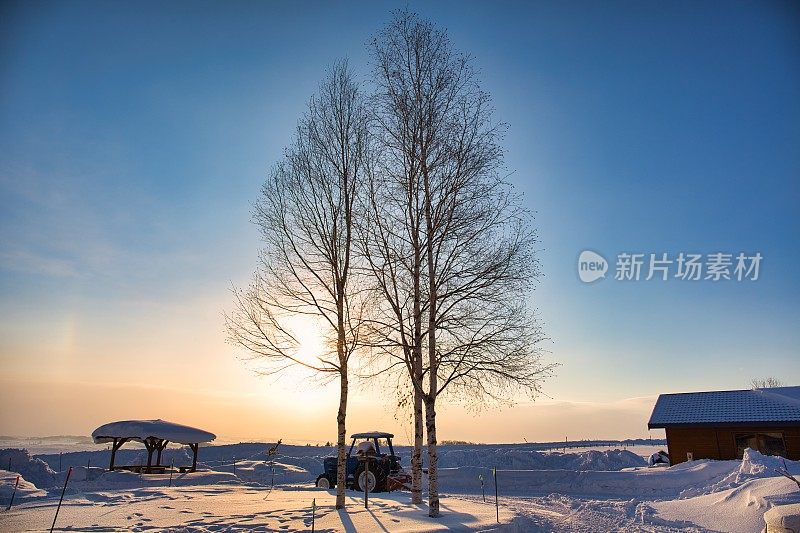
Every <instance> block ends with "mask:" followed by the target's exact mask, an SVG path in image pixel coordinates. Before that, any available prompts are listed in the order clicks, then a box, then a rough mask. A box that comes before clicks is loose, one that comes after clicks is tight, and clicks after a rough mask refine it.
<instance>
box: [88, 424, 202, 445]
mask: <svg viewBox="0 0 800 533" xmlns="http://www.w3.org/2000/svg"><path fill="white" fill-rule="evenodd" d="M149 438H156V439H159V440H165V441H169V442H177V443H179V444H197V443H200V442H211V441H212V440H214V439H216V438H217V436H216V435H214V434H213V433H209V432H208V431H203V430H202V429H197V428H193V427H191V426H185V425H183V424H176V423H175V422H168V421H166V420H161V419H158V420H121V421H119V422H110V423H108V424H103V425H102V426H100V427H99V428H97V429H95V430H94V431H93V432H92V439H94V441H95V442H96V443H102V442H113V441H114V439H127V440H135V441H139V442H144V441H145V440H147V439H149Z"/></svg>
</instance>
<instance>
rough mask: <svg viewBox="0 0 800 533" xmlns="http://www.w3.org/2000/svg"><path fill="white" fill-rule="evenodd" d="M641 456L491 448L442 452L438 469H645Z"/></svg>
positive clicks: (631, 453)
mask: <svg viewBox="0 0 800 533" xmlns="http://www.w3.org/2000/svg"><path fill="white" fill-rule="evenodd" d="M646 465H647V461H646V460H645V459H644V458H643V457H642V456H640V455H637V454H635V453H633V452H629V451H627V450H605V451H598V450H590V451H586V452H580V453H561V452H550V453H546V452H540V451H536V450H530V449H510V448H505V447H504V448H490V447H488V446H482V447H473V448H465V449H449V448H448V447H446V446H443V447H441V448H440V449H439V466H440V467H443V468H455V467H462V466H479V467H484V468H492V467H497V468H502V469H507V470H580V471H584V470H622V469H623V468H633V467H638V466H646Z"/></svg>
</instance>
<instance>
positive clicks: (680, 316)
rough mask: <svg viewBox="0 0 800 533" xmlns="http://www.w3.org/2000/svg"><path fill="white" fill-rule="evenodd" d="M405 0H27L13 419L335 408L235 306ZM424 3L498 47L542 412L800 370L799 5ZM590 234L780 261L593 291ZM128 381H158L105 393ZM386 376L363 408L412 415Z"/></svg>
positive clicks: (798, 380)
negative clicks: (390, 396)
mask: <svg viewBox="0 0 800 533" xmlns="http://www.w3.org/2000/svg"><path fill="white" fill-rule="evenodd" d="M405 5H406V3H405V2H384V3H374V2H370V3H363V4H358V3H323V2H311V3H296V4H295V3H267V2H261V3H256V2H224V3H223V2H208V3H204V2H191V3H190V2H169V3H158V4H156V3H127V2H113V3H108V2H69V3H66V2H64V3H55V2H51V3H45V2H37V3H32V2H21V3H14V2H6V3H3V4H2V6H0V206H2V209H0V317H2V321H0V357H2V360H3V366H4V372H3V374H4V376H3V377H2V379H3V380H5V382H7V383H6V385H7V386H6V387H4V388H3V389H2V390H3V391H4V392H2V393H0V394H2V400H3V401H2V402H0V403H2V404H3V405H4V407H2V408H0V409H1V410H0V414H2V417H0V418H2V420H3V425H4V431H8V432H11V433H20V434H21V433H29V434H49V433H59V432H68V431H70V430H74V431H72V432H87V431H91V429H93V427H94V426H93V425H92V424H94V423H95V422H97V424H98V425H99V423H102V422H104V421H107V419H109V417H117V418H124V417H125V416H128V415H129V416H134V415H141V416H145V415H153V416H159V415H160V414H161V411H159V412H152V411H155V410H158V409H159V408H161V409H167V408H166V407H163V406H161V407H159V406H158V405H157V404H153V405H146V406H142V405H141V404H139V405H137V404H136V403H135V401H134V400H133V398H137V397H140V396H141V394H140V393H141V391H142V389H148V390H149V389H153V388H154V389H157V390H164V391H167V392H168V393H171V394H173V395H175V397H176V398H180V399H183V400H185V402H186V403H189V400H190V399H191V400H193V401H200V402H205V403H203V404H202V405H204V406H205V407H207V408H206V409H205V413H206V414H202V413H197V412H196V411H192V410H191V409H188V408H186V409H183V410H174V411H169V410H167V411H168V413H174V416H175V417H178V416H182V417H183V419H184V420H185V421H195V422H196V423H198V424H203V423H205V425H207V426H208V425H211V426H213V425H214V424H215V423H217V424H222V425H223V427H224V428H225V429H224V430H222V431H220V433H225V432H227V433H228V434H231V435H241V436H244V437H250V436H262V435H265V434H264V433H253V431H251V432H250V433H249V434H248V433H247V431H245V430H242V431H241V432H240V433H237V431H238V430H237V429H236V428H233V427H231V428H228V427H227V426H224V424H223V422H221V421H222V420H224V419H225V418H226V416H227V415H226V413H229V410H230V409H234V408H235V406H238V405H241V404H242V403H247V404H248V405H249V406H250V407H249V408H251V409H253V410H254V411H253V412H254V413H257V415H254V416H259V417H261V418H262V419H263V420H264V424H266V425H269V424H273V423H274V424H277V423H278V421H277V420H273V419H272V418H270V417H271V416H272V415H270V414H269V408H268V405H269V404H270V403H272V402H275V401H276V398H278V397H280V398H286V397H287V395H288V397H292V396H291V395H292V394H300V396H298V399H299V400H300V401H301V402H302V401H305V399H307V398H308V397H309V396H313V397H315V398H316V400H315V401H319V402H323V403H324V402H328V401H329V399H330V398H329V396H330V394H331V393H330V392H324V391H323V392H318V391H314V393H313V394H312V393H311V392H309V391H305V392H303V393H296V392H294V391H293V390H287V387H286V386H283V385H281V384H265V382H263V381H262V380H258V379H256V378H255V377H253V376H252V374H251V373H250V372H249V370H248V368H247V365H246V364H244V363H242V362H240V361H237V359H236V357H235V355H234V354H233V352H232V349H231V348H230V347H229V346H227V345H225V343H224V332H223V328H222V320H221V313H222V311H223V310H224V309H225V308H226V307H228V306H229V305H230V298H229V296H228V294H227V289H228V286H229V284H230V283H231V282H233V283H238V284H241V283H244V282H246V281H247V279H248V276H249V274H250V272H251V270H252V268H253V266H254V264H255V258H256V250H257V247H258V237H257V233H256V231H255V228H254V227H252V224H250V222H249V218H250V215H249V211H250V203H251V202H252V201H253V200H254V199H255V197H256V195H257V193H258V189H259V186H260V184H261V182H262V180H263V178H264V176H265V173H266V171H267V169H268V168H269V166H270V165H271V164H272V163H273V162H274V161H276V160H277V159H278V158H279V157H280V153H281V150H282V149H283V147H284V146H285V145H286V143H287V142H288V141H289V139H290V136H291V134H292V131H293V128H294V126H295V124H296V121H297V118H298V117H299V115H300V114H301V113H302V112H303V110H304V107H305V104H306V102H307V99H308V98H309V96H310V95H311V94H312V93H313V91H314V89H315V87H316V85H317V83H318V82H319V81H320V79H321V77H322V76H323V73H324V70H325V68H326V66H327V65H329V64H331V63H332V62H333V61H335V60H336V59H338V58H340V57H345V56H346V57H349V59H350V61H351V63H352V64H353V65H354V66H356V67H357V68H359V69H360V70H361V71H362V73H366V65H367V60H368V55H367V50H366V43H367V41H368V40H369V38H370V36H371V35H372V34H373V33H374V32H375V31H376V30H378V28H380V27H381V26H382V25H383V24H385V23H386V22H387V21H388V20H389V16H390V11H391V10H392V9H395V8H402V7H404V6H405ZM408 6H409V7H410V9H412V10H415V11H417V12H419V13H420V14H421V15H423V16H425V17H429V18H431V19H433V20H434V21H435V22H436V23H438V24H439V25H441V26H443V27H445V28H447V29H448V31H449V33H450V35H451V37H452V40H453V42H454V44H455V45H456V46H457V47H458V48H460V49H462V50H464V51H467V52H469V53H470V54H472V55H473V56H474V58H475V64H476V65H477V66H479V67H480V69H481V72H482V78H483V80H484V88H485V89H486V90H488V91H489V92H490V93H491V94H492V95H493V97H494V103H495V107H496V118H497V119H498V120H502V121H506V122H508V123H509V124H510V130H509V133H508V135H507V137H506V140H505V147H506V149H507V158H506V163H507V167H508V170H509V172H512V174H511V175H510V177H509V180H510V181H511V182H512V183H513V184H514V186H515V187H516V188H517V189H518V190H520V191H521V192H522V193H523V194H524V198H525V204H526V206H527V207H528V208H529V209H531V210H532V211H533V212H535V213H536V227H537V229H538V233H539V237H540V241H541V242H540V248H541V252H540V259H541V262H542V270H543V274H544V275H543V276H542V278H541V280H540V283H539V287H538V289H537V291H536V293H535V296H534V305H535V306H536V307H537V308H538V309H539V312H540V315H541V318H542V321H543V325H544V327H545V329H546V332H547V334H548V336H549V337H550V338H551V341H550V342H549V343H548V345H547V348H548V350H549V352H550V353H549V357H550V358H551V359H552V360H555V361H558V362H560V363H561V364H562V366H561V367H560V368H559V371H558V375H557V377H556V378H554V379H553V380H551V381H550V382H549V383H548V384H547V385H546V387H545V392H546V394H547V396H548V397H549V398H545V399H544V400H545V401H544V402H542V404H541V405H542V406H547V405H550V406H551V407H552V409H561V408H563V409H568V410H570V409H571V410H575V409H578V410H580V411H581V413H584V414H582V415H580V416H584V417H587V418H591V417H593V416H595V415H597V414H598V413H602V416H600V415H597V416H599V417H600V418H601V419H603V420H606V421H607V427H606V430H607V433H605V434H603V435H597V434H596V433H594V434H592V435H588V434H587V435H583V436H627V435H628V434H631V436H635V435H638V434H639V433H637V432H642V433H643V432H645V431H646V430H645V429H644V428H643V425H644V422H646V417H647V415H648V414H649V412H648V411H649V408H650V406H651V405H652V396H653V395H655V394H658V393H660V392H667V391H683V390H707V389H724V388H740V387H746V386H747V384H748V383H749V381H750V379H751V378H754V377H764V376H767V375H773V376H775V377H778V378H779V379H782V380H783V381H784V382H786V383H787V384H795V385H796V384H800V357H798V355H800V354H798V348H797V346H798V345H800V327H798V326H800V309H799V308H798V302H799V301H800V281H798V274H797V272H798V266H800V251H799V250H798V236H800V212H799V208H798V206H800V179H799V178H800V31H798V28H800V8H798V6H797V4H794V3H792V2H761V3H753V2H726V3H724V4H722V3H716V2H661V3H656V2H604V3H599V2H572V3H564V2H536V3H527V2H524V3H523V2H519V3H513V2H512V3H489V2H487V3H461V2H449V3H448V2H440V3H436V4H428V3H419V2H411V3H409V4H408ZM584 249H592V250H596V251H598V252H600V253H602V254H603V255H604V256H605V257H607V258H609V259H610V260H613V258H614V256H615V255H616V254H618V253H620V252H625V251H628V252H631V251H632V252H641V253H662V252H668V253H670V254H676V253H678V252H681V251H684V252H700V253H713V252H720V251H721V252H728V253H738V252H748V253H754V252H760V253H761V254H762V255H763V257H764V260H763V263H762V265H761V277H760V279H759V280H758V281H756V282H747V281H743V282H733V281H731V282H721V283H716V284H715V283H712V282H710V281H701V282H694V283H690V282H680V281H677V280H670V281H668V282H661V281H650V282H645V281H639V282H629V283H623V282H617V281H614V280H613V279H610V277H609V279H605V280H602V281H599V282H596V283H594V284H592V285H585V284H583V283H581V282H580V281H579V279H578V277H577V271H576V262H577V257H578V254H579V253H580V252H581V251H582V250H584ZM612 269H613V265H612ZM142 373H145V374H146V377H142ZM101 384H102V387H106V388H105V389H102V390H101V389H99V388H98V387H101ZM76 387H80V388H81V389H82V390H85V391H86V392H84V393H78V392H76V390H75V389H76ZM291 388H292V389H293V387H291ZM334 388H335V387H334ZM108 391H117V392H118V393H119V394H118V397H119V398H131V399H129V400H122V399H121V400H120V403H121V404H122V405H123V407H119V408H117V407H115V406H114V405H113V402H104V405H103V406H102V407H101V406H98V405H96V403H97V402H96V401H92V400H90V398H92V397H96V395H97V394H105V392H108ZM315 394H320V395H321V396H319V397H317V396H314V395H315ZM371 394H372V393H370V391H369V390H367V391H365V392H363V393H362V394H361V399H360V400H358V399H357V400H356V408H355V409H356V412H357V413H362V414H360V415H357V416H362V417H363V419H365V420H366V419H369V418H372V419H374V418H376V417H377V418H379V419H381V420H386V423H393V422H391V416H388V417H387V415H385V413H384V412H385V411H386V409H385V406H384V407H380V406H376V405H374V404H375V402H374V400H371V399H370V398H371V397H372V396H374V394H372V396H371ZM334 396H335V395H334ZM632 398H633V399H637V398H640V399H641V398H644V399H643V400H630V399H632ZM628 401H634V403H636V402H638V403H636V405H637V407H636V408H635V409H633V410H630V409H627V408H624V407H620V405H622V404H621V403H620V402H622V403H624V402H628ZM37 402H39V403H37ZM359 402H360V403H359ZM548 402H549V403H548ZM178 403H180V402H178ZM259 403H261V404H267V407H265V406H264V405H261V406H260V407H259ZM312 403H313V402H312ZM48 405H49V406H50V407H52V406H53V405H57V406H58V407H57V408H53V409H51V410H49V411H48ZM626 405H627V404H626ZM171 408H172V409H177V408H176V407H174V406H172V407H171ZM137 409H138V410H137ZM333 409H334V407H333V405H331V413H333ZM359 409H360V411H359ZM537 409H538V408H534V407H532V406H529V405H527V404H523V405H522V406H520V407H519V408H516V410H515V409H511V410H506V411H504V414H503V415H502V416H503V417H510V418H508V419H515V420H519V419H522V418H524V419H525V420H526V424H528V425H529V430H527V431H529V432H528V433H527V438H528V440H533V439H536V438H542V439H543V438H549V437H550V436H551V434H552V435H560V434H562V433H564V432H565V431H568V430H569V429H571V428H568V427H554V428H553V429H552V431H550V428H551V426H558V425H559V423H560V422H558V417H554V416H553V415H552V413H553V412H555V411H552V410H551V411H548V412H547V413H545V412H544V411H543V410H537ZM541 409H545V407H542V408H541ZM43 410H44V411H47V414H36V415H34V416H21V415H20V413H23V412H25V411H30V412H32V413H33V412H35V413H41V411H43ZM615 410H616V411H615ZM140 411H147V412H146V413H145V412H140ZM362 411H363V412H362ZM558 412H561V411H558ZM75 413H82V414H81V415H80V416H78V415H77V414H75ZM87 413H88V414H87ZM614 413H616V414H614ZM620 413H621V414H620ZM576 416H577V415H576ZM380 417H383V418H380ZM514 417H516V418H514ZM165 418H166V416H165ZM329 418H330V422H332V421H333V416H330V417H329ZM463 418H465V417H464V416H463V413H461V411H459V410H458V409H457V408H455V407H454V408H453V414H452V416H451V420H454V421H458V420H461V419H463ZM187 419H190V420H187ZM286 423H289V422H286ZM324 423H325V424H329V425H330V426H331V427H330V428H329V427H327V426H326V431H327V432H328V433H329V434H331V435H332V434H333V431H332V424H330V423H329V422H328V421H327V419H326V420H325V422H324ZM443 423H444V422H443ZM562 424H563V423H562ZM84 426H85V427H84ZM445 428H446V429H447V428H448V426H445ZM449 429H450V433H449V435H451V436H452V438H472V439H474V440H491V438H492V435H484V434H481V433H480V432H478V431H477V430H475V429H474V428H472V429H471V428H470V427H469V426H468V425H467V424H466V423H464V424H462V425H458V424H456V423H455V422H453V425H452V426H451V427H449ZM603 430H604V427H603V426H598V427H597V428H596V429H593V430H592V431H595V432H600V431H603ZM315 431H316V430H314V429H313V428H303V427H298V428H296V430H295V433H294V434H295V435H296V436H297V438H317V437H318V433H319V431H316V432H315ZM617 433H624V435H622V434H620V435H616V434H617ZM576 436H577V435H576ZM319 438H323V437H319ZM445 438H449V436H448V435H446V436H445ZM502 438H503V439H510V440H513V439H514V438H515V437H514V436H513V435H506V436H503V437H502ZM559 438H561V437H559Z"/></svg>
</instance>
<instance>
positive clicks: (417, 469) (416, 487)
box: [411, 361, 425, 503]
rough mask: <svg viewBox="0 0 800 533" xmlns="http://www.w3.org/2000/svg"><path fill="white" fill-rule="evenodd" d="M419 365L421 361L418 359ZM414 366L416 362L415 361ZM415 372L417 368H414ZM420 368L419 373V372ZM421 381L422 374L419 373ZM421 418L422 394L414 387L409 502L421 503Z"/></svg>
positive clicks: (422, 430)
mask: <svg viewBox="0 0 800 533" xmlns="http://www.w3.org/2000/svg"><path fill="white" fill-rule="evenodd" d="M419 363H420V365H419V366H420V367H421V366H422V365H421V363H422V361H419ZM415 366H417V365H416V363H415ZM414 372H415V373H416V372H417V368H415V369H414ZM421 373H422V372H421V368H420V374H421ZM419 380H420V381H419V382H420V383H422V376H421V375H419ZM424 427H425V426H424V421H423V418H422V394H420V393H419V392H418V391H417V389H416V388H415V389H414V451H413V452H412V453H411V503H422V439H423V437H424V433H423V432H424Z"/></svg>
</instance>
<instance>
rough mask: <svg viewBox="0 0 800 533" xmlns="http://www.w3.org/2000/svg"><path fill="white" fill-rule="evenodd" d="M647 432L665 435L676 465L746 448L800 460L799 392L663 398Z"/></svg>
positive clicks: (728, 456)
mask: <svg viewBox="0 0 800 533" xmlns="http://www.w3.org/2000/svg"><path fill="white" fill-rule="evenodd" d="M647 427H648V428H650V429H661V428H663V429H664V430H665V431H666V433H667V447H668V449H669V456H670V460H671V462H672V464H673V465H674V464H678V463H682V462H684V461H687V460H689V461H691V460H693V459H741V458H742V454H743V453H744V450H745V449H746V448H752V449H754V450H758V451H759V452H761V453H762V454H765V455H780V456H782V457H785V458H787V459H792V460H800V387H775V388H768V389H753V390H732V391H711V392H689V393H681V394H662V395H660V396H659V397H658V400H657V401H656V405H655V407H654V408H653V414H652V415H651V416H650V422H649V423H648V424H647Z"/></svg>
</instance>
